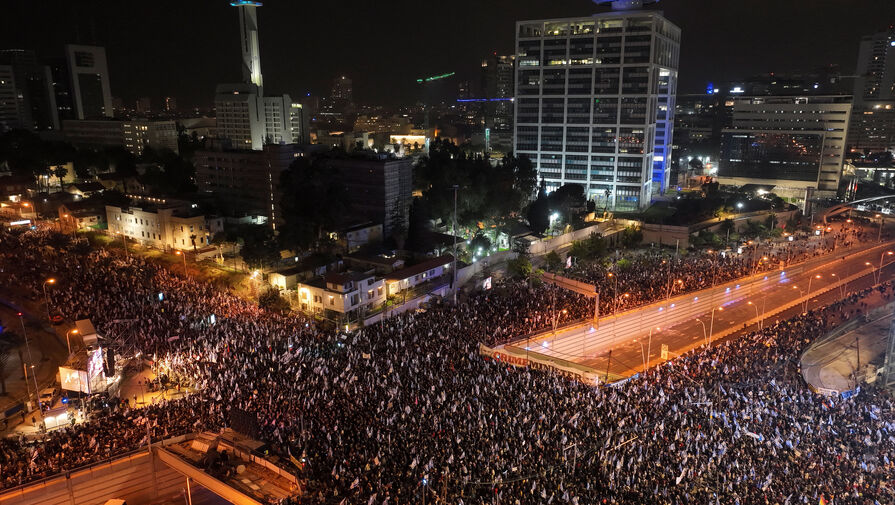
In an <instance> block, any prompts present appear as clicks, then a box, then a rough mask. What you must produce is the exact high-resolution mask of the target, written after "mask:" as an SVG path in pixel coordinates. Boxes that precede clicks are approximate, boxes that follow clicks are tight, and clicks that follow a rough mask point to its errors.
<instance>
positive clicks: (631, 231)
mask: <svg viewBox="0 0 895 505" xmlns="http://www.w3.org/2000/svg"><path fill="white" fill-rule="evenodd" d="M641 242H643V231H642V230H641V229H640V227H639V226H634V225H631V226H628V227H627V228H625V229H624V230H623V231H622V237H621V243H622V247H624V248H626V249H630V248H632V247H634V246H636V245H637V244H639V243H641Z"/></svg>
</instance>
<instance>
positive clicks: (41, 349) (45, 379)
mask: <svg viewBox="0 0 895 505" xmlns="http://www.w3.org/2000/svg"><path fill="white" fill-rule="evenodd" d="M18 312H22V318H21V319H20V318H19V317H18V315H17V314H18ZM0 321H2V325H3V326H4V327H5V329H7V330H9V331H12V332H14V333H16V334H17V335H19V336H20V337H21V336H22V334H23V333H24V334H25V335H26V336H27V337H28V345H27V346H26V345H25V342H24V340H23V341H22V344H21V345H19V346H18V347H16V348H14V349H12V350H11V351H10V353H9V360H8V361H7V363H6V366H5V368H4V370H5V375H6V392H7V394H6V395H2V396H0V413H2V412H4V411H6V410H7V409H9V408H11V407H14V406H15V405H18V404H21V403H23V402H27V401H28V399H29V397H30V398H31V399H32V401H33V399H34V377H33V376H31V373H30V372H31V370H35V371H36V372H37V373H36V376H37V386H38V391H40V390H43V389H44V388H46V387H49V386H52V385H53V384H54V383H55V382H56V375H57V373H58V371H59V365H61V364H62V363H64V362H65V359H66V357H67V356H68V350H67V348H66V344H65V341H64V340H65V337H64V335H63V337H62V338H60V337H59V336H58V335H57V333H56V327H53V326H51V325H50V324H49V323H48V321H47V320H46V314H45V312H44V309H43V305H42V304H41V303H39V302H36V301H35V302H29V301H27V300H25V299H24V298H22V297H15V293H10V289H9V288H8V287H6V288H3V289H2V290H0ZM22 323H24V326H25V328H24V331H23V329H22ZM63 331H64V330H63ZM29 348H30V349H29ZM29 350H30V355H29ZM23 361H24V363H25V365H27V367H28V371H29V375H28V378H27V381H26V380H25V374H24V368H23V363H22V362H23ZM32 364H33V365H34V368H31V365H32ZM35 405H36V404H35ZM0 417H2V416H0ZM26 417H29V419H30V416H26ZM38 417H39V416H38ZM16 421H18V422H21V417H20V414H15V415H14V416H13V417H12V418H11V419H10V420H9V424H12V423H13V422H16ZM0 425H2V421H0Z"/></svg>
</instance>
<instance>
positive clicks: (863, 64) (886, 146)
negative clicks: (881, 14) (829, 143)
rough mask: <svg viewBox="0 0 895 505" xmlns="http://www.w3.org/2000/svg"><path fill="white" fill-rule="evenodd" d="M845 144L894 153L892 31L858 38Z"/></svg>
mask: <svg viewBox="0 0 895 505" xmlns="http://www.w3.org/2000/svg"><path fill="white" fill-rule="evenodd" d="M856 74H857V78H856V79H855V88H854V92H853V94H854V100H855V105H854V110H853V112H852V120H851V128H850V130H849V134H848V137H849V138H848V145H849V148H850V149H852V150H853V151H857V152H860V153H864V152H881V151H893V152H895V29H890V30H889V31H886V32H880V33H875V34H873V35H868V36H866V37H864V38H862V39H861V45H860V49H859V51H858V66H857V71H856Z"/></svg>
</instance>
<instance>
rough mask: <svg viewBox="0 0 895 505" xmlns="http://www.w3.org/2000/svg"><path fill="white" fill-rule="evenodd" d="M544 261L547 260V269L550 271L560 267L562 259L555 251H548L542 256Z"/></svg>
mask: <svg viewBox="0 0 895 505" xmlns="http://www.w3.org/2000/svg"><path fill="white" fill-rule="evenodd" d="M544 261H545V262H547V270H549V271H551V272H555V271H557V270H559V269H560V268H562V259H561V258H560V257H559V254H556V251H550V252H549V253H547V255H546V256H544Z"/></svg>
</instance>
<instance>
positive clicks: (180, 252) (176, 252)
mask: <svg viewBox="0 0 895 505" xmlns="http://www.w3.org/2000/svg"><path fill="white" fill-rule="evenodd" d="M174 254H176V255H178V256H183V276H184V277H189V275H187V273H186V254H185V253H184V252H183V251H181V250H179V249H178V250H176V251H174Z"/></svg>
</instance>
